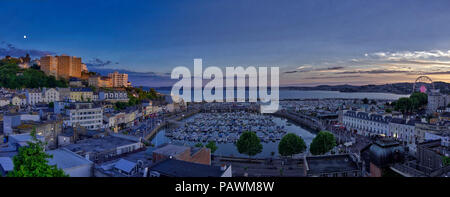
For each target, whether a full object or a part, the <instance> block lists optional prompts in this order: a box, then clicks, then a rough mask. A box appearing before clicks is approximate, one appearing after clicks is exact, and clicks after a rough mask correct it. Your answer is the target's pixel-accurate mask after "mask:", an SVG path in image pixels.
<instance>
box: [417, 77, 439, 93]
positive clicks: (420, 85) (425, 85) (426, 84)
mask: <svg viewBox="0 0 450 197" xmlns="http://www.w3.org/2000/svg"><path fill="white" fill-rule="evenodd" d="M431 90H434V83H433V80H431V78H430V77H427V76H420V77H417V79H416V81H415V82H414V85H413V91H412V93H414V92H422V93H427V92H428V91H431Z"/></svg>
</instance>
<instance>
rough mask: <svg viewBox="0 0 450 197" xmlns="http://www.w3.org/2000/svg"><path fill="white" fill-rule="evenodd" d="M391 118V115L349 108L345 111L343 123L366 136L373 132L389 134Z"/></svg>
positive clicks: (383, 134) (382, 134)
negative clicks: (349, 109)
mask: <svg viewBox="0 0 450 197" xmlns="http://www.w3.org/2000/svg"><path fill="white" fill-rule="evenodd" d="M391 119H392V117H391V116H383V115H379V114H369V113H366V112H356V111H347V110H345V111H344V113H343V118H342V120H343V124H344V125H345V126H346V127H347V129H349V130H351V131H356V132H357V133H358V134H360V135H366V136H368V135H372V134H375V135H381V136H389V122H390V120H391Z"/></svg>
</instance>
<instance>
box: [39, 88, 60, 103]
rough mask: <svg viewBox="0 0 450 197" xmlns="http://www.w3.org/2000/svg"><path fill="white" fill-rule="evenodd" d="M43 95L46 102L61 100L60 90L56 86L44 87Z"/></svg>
mask: <svg viewBox="0 0 450 197" xmlns="http://www.w3.org/2000/svg"><path fill="white" fill-rule="evenodd" d="M42 96H43V101H44V102H45V103H50V102H55V101H59V92H58V91H57V90H56V89H55V88H43V90H42Z"/></svg>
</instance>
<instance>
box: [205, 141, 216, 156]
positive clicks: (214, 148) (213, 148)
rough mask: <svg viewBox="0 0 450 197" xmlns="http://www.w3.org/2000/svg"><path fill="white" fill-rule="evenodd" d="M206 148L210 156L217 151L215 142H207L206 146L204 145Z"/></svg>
mask: <svg viewBox="0 0 450 197" xmlns="http://www.w3.org/2000/svg"><path fill="white" fill-rule="evenodd" d="M205 147H206V148H209V149H210V150H211V154H212V153H214V152H216V150H217V149H218V147H217V145H216V142H214V141H209V142H208V144H206V146H205Z"/></svg>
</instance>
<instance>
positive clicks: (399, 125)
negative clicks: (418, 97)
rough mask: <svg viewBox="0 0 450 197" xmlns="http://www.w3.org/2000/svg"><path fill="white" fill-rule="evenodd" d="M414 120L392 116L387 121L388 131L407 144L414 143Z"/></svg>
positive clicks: (415, 136) (416, 138) (415, 139)
mask: <svg viewBox="0 0 450 197" xmlns="http://www.w3.org/2000/svg"><path fill="white" fill-rule="evenodd" d="M415 128H416V125H415V121H414V120H408V121H407V120H405V119H401V118H393V119H392V120H391V121H390V122H389V132H390V134H391V136H393V137H394V138H395V139H399V140H400V141H402V142H405V143H407V144H415V142H416V141H417V140H418V136H417V135H416V132H415Z"/></svg>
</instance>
